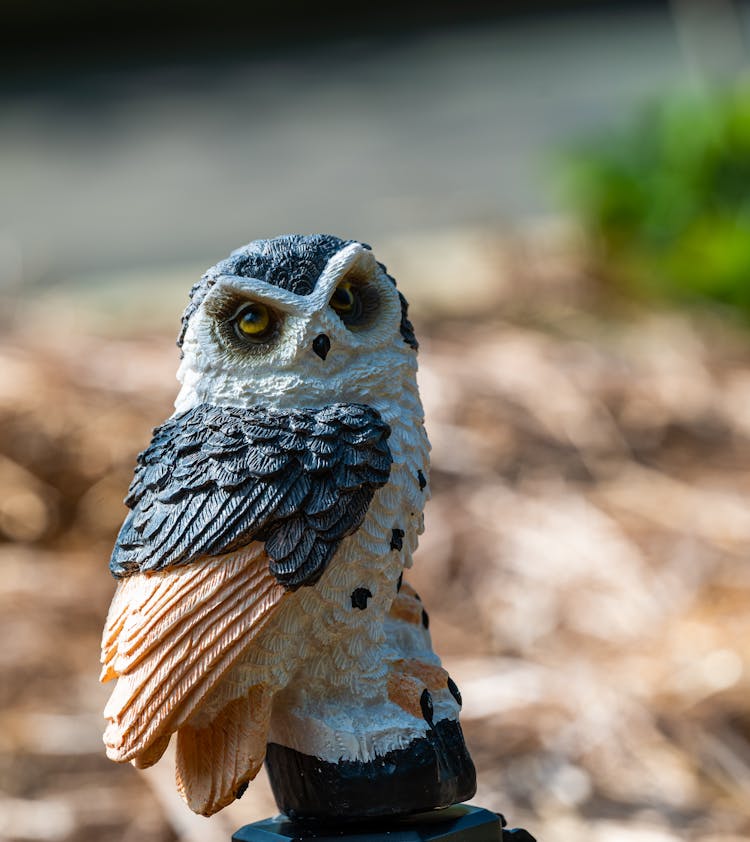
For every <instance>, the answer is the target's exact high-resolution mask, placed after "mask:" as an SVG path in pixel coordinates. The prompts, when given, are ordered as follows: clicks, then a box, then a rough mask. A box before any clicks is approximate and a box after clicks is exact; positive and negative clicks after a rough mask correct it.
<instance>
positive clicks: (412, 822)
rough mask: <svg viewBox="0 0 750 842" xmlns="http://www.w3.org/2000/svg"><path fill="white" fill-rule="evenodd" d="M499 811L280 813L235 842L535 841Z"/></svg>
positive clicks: (465, 806)
mask: <svg viewBox="0 0 750 842" xmlns="http://www.w3.org/2000/svg"><path fill="white" fill-rule="evenodd" d="M504 824H505V819H503V817H502V816H499V815H498V814H497V813H492V812H490V811H489V810H484V809H482V808H481V807H471V806H469V805H468V804H457V805H455V806H454V807H449V808H448V809H446V810H436V811H434V812H431V813H419V814H418V815H415V816H408V817H406V818H401V819H390V820H385V821H380V822H375V821H368V822H366V823H363V824H352V823H351V822H349V823H346V822H343V823H341V824H338V825H337V824H335V823H333V822H330V823H326V824H323V823H321V822H316V823H312V822H303V821H293V820H292V819H289V818H287V817H286V816H276V818H273V819H264V820H263V821H259V822H254V823H253V824H247V825H245V826H244V827H241V828H240V829H239V830H238V831H237V832H236V833H235V834H234V835H233V836H232V842H308V840H314V842H535V840H534V837H533V836H531V834H530V833H528V832H527V831H525V830H522V829H520V828H516V829H514V830H507V829H503V826H504Z"/></svg>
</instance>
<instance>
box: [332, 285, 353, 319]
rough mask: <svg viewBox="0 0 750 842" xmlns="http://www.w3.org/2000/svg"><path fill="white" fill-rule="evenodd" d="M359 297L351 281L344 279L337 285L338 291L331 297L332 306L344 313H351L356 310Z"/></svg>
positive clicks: (338, 311)
mask: <svg viewBox="0 0 750 842" xmlns="http://www.w3.org/2000/svg"><path fill="white" fill-rule="evenodd" d="M356 303H357V298H356V296H355V295H354V292H353V291H352V285H351V283H350V282H349V281H342V282H341V283H340V284H339V285H338V286H337V287H336V291H335V292H334V293H333V296H332V297H331V307H333V309H334V310H335V311H336V312H337V313H342V314H347V313H351V312H352V311H353V310H354V307H355V304H356Z"/></svg>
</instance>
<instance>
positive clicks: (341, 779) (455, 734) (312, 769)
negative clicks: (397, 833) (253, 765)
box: [266, 719, 476, 822]
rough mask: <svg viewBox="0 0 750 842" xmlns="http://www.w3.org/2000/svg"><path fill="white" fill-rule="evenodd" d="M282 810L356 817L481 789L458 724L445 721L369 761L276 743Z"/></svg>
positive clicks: (273, 762) (273, 755) (434, 803)
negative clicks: (334, 759) (334, 758)
mask: <svg viewBox="0 0 750 842" xmlns="http://www.w3.org/2000/svg"><path fill="white" fill-rule="evenodd" d="M266 765H267V767H268V777H269V779H270V781H271V789H272V790H273V794H274V797H275V798H276V803H277V804H278V806H279V809H280V810H281V811H282V812H283V813H286V815H287V816H289V817H290V818H292V819H306V820H310V819H315V820H318V821H327V820H331V819H333V820H335V821H337V822H342V821H344V822H345V821H349V822H356V821H362V820H371V819H378V818H393V817H397V816H407V815H410V814H413V813H421V812H424V811H426V810H434V809H437V808H440V807H449V806H450V805H452V804H455V803H456V802H458V801H468V799H469V798H472V797H473V795H474V793H475V792H476V772H475V770H474V764H473V763H472V762H471V757H469V753H468V751H467V750H466V745H465V743H464V737H463V733H462V732H461V726H460V725H459V724H458V722H455V721H453V720H450V719H443V720H442V721H440V722H438V723H436V724H435V725H434V726H433V727H432V728H431V729H430V730H429V731H428V732H427V734H426V735H425V736H424V737H420V738H419V739H416V740H413V741H412V742H411V743H409V745H408V746H406V748H402V749H394V750H393V751H389V752H388V753H387V754H384V755H383V756H381V757H376V758H375V759H374V760H371V761H368V762H364V761H360V760H342V761H340V762H339V763H330V762H328V761H325V760H320V759H319V758H317V757H311V756H310V755H308V754H302V753H301V752H298V751H295V750H294V749H291V748H287V747H286V746H281V745H278V744H277V743H269V745H268V750H267V753H266Z"/></svg>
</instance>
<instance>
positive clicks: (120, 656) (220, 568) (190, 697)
mask: <svg viewBox="0 0 750 842" xmlns="http://www.w3.org/2000/svg"><path fill="white" fill-rule="evenodd" d="M285 593H286V591H285V590H284V588H283V587H282V586H281V585H279V584H278V582H277V581H276V580H275V578H274V577H273V576H272V575H271V573H270V572H269V570H268V557H267V556H266V555H265V553H264V552H263V548H262V546H260V545H257V544H256V545H251V546H250V547H247V548H245V549H244V550H241V551H238V552H235V553H233V554H231V555H228V556H223V557H220V558H215V559H204V560H201V561H198V562H196V563H194V564H191V565H189V566H188V567H181V568H178V569H176V570H170V571H167V572H158V573H143V574H138V575H136V576H132V577H129V578H127V579H124V580H122V581H121V582H120V583H119V584H118V591H117V593H116V595H115V599H114V600H113V603H112V610H111V611H110V615H109V617H108V620H107V624H106V626H105V630H104V636H103V640H102V661H103V669H102V680H103V681H106V680H109V679H110V678H117V679H118V682H117V686H116V687H115V690H114V692H113V693H112V696H111V697H110V699H109V702H108V703H107V706H106V708H105V711H104V715H105V718H106V719H107V720H108V724H107V728H106V731H105V734H104V741H105V744H106V746H107V754H108V756H109V757H111V758H112V759H113V760H118V761H121V762H122V761H126V760H136V761H138V765H141V763H143V764H144V765H149V763H150V762H155V760H151V754H152V753H154V752H155V751H156V749H154V750H153V751H151V750H150V747H151V746H152V744H154V743H155V741H157V740H162V739H163V738H164V737H165V736H168V735H169V734H171V733H173V732H174V731H175V730H177V729H178V728H179V727H181V726H182V725H184V724H185V723H186V722H187V720H188V719H189V717H190V716H191V715H192V714H193V713H194V712H195V711H196V709H197V708H198V706H199V705H200V702H201V701H202V700H203V699H204V698H205V697H206V695H207V694H208V693H209V692H210V691H211V690H212V689H213V688H214V687H215V686H216V685H217V684H218V682H219V681H220V680H221V678H222V676H223V675H224V674H225V673H226V671H227V670H228V669H229V668H230V667H231V666H232V664H233V663H235V661H236V660H237V659H238V658H239V657H240V655H241V654H242V653H243V652H244V651H245V650H246V649H247V647H248V646H249V645H250V644H251V643H252V640H253V639H254V637H255V636H256V635H257V634H258V632H259V631H260V630H261V629H262V628H263V627H264V626H265V624H266V622H267V621H268V620H269V618H270V617H271V616H272V614H273V611H274V609H276V608H277V606H278V605H279V603H280V602H281V600H282V599H283V598H284V595H285ZM123 606H125V607H123ZM164 748H166V744H164ZM162 751H163V748H162ZM139 757H143V760H142V761H139V760H138V758H139ZM156 759H158V757H157V758H156Z"/></svg>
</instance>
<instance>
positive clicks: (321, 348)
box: [312, 333, 331, 360]
mask: <svg viewBox="0 0 750 842" xmlns="http://www.w3.org/2000/svg"><path fill="white" fill-rule="evenodd" d="M312 349H313V351H315V353H316V354H317V355H318V356H319V357H320V359H321V360H324V359H325V358H326V357H327V356H328V352H329V351H330V350H331V340H330V339H329V338H328V337H327V336H326V335H325V333H321V334H320V335H319V336H316V337H315V339H313V344H312Z"/></svg>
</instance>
